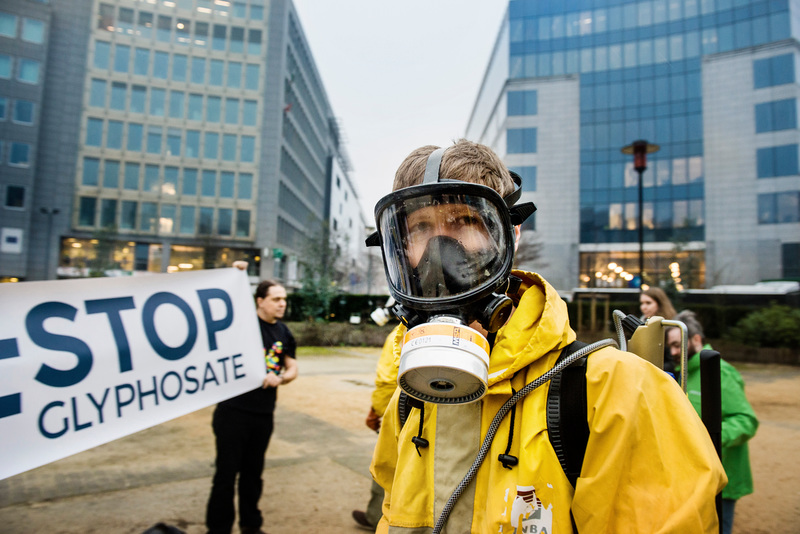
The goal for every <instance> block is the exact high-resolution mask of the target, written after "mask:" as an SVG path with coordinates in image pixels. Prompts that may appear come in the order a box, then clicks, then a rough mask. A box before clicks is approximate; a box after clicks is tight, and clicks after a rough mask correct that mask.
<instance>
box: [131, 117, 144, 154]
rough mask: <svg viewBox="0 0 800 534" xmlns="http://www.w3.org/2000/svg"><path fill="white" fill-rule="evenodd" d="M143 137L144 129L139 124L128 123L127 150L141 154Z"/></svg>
mask: <svg viewBox="0 0 800 534" xmlns="http://www.w3.org/2000/svg"><path fill="white" fill-rule="evenodd" d="M143 135H144V128H143V127H142V125H141V124H137V123H135V122H129V123H128V146H127V149H128V150H130V151H132V152H141V150H142V136H143Z"/></svg>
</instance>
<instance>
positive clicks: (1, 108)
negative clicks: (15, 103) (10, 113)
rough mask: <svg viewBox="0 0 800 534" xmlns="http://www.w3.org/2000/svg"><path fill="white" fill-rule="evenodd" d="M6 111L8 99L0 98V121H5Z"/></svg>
mask: <svg viewBox="0 0 800 534" xmlns="http://www.w3.org/2000/svg"><path fill="white" fill-rule="evenodd" d="M6 109H8V99H7V98H6V97H4V96H0V121H4V120H6Z"/></svg>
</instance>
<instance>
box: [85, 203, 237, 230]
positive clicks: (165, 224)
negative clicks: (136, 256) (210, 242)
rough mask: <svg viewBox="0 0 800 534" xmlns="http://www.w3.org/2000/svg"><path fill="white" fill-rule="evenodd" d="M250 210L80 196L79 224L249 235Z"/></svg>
mask: <svg viewBox="0 0 800 534" xmlns="http://www.w3.org/2000/svg"><path fill="white" fill-rule="evenodd" d="M250 218H251V212H250V210H240V209H236V210H234V209H231V208H212V207H204V206H177V205H175V204H160V205H159V204H158V203H157V202H138V201H135V200H122V201H120V200H117V199H112V198H97V197H80V199H79V205H78V225H79V226H84V227H91V228H107V227H117V228H119V229H121V230H138V231H140V232H151V233H157V234H159V235H175V234H186V235H198V234H199V235H214V236H219V237H231V236H233V237H249V236H250Z"/></svg>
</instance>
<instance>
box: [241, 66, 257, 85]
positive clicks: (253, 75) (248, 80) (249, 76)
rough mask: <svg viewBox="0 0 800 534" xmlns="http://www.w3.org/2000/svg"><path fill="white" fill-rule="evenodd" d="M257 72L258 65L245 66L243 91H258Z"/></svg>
mask: <svg viewBox="0 0 800 534" xmlns="http://www.w3.org/2000/svg"><path fill="white" fill-rule="evenodd" d="M258 71H259V69H258V65H253V64H252V63H248V64H247V68H246V70H245V80H244V88H245V89H252V90H254V91H255V90H258Z"/></svg>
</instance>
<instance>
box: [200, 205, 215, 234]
mask: <svg viewBox="0 0 800 534" xmlns="http://www.w3.org/2000/svg"><path fill="white" fill-rule="evenodd" d="M213 225H214V208H200V220H199V221H198V226H197V233H198V234H201V235H202V234H210V233H211V231H212V228H213Z"/></svg>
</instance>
